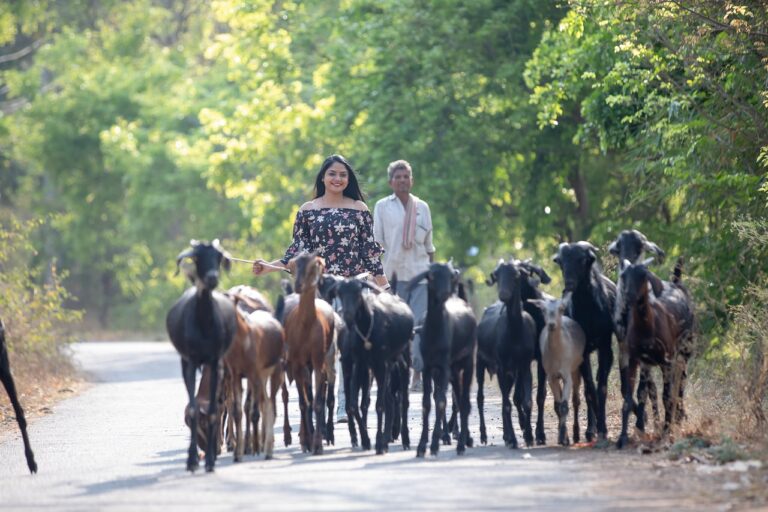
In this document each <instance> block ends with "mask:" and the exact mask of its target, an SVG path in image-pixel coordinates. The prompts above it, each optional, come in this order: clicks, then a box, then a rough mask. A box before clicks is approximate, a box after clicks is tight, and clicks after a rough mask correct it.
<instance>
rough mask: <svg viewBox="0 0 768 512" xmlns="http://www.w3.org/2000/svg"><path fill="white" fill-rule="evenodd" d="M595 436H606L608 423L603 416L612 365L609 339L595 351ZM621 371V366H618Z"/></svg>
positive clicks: (605, 437)
mask: <svg viewBox="0 0 768 512" xmlns="http://www.w3.org/2000/svg"><path fill="white" fill-rule="evenodd" d="M597 361H598V366H597V436H598V437H599V438H600V439H607V438H608V425H607V423H606V418H605V407H606V403H607V399H608V374H609V373H610V371H611V366H613V349H612V348H611V344H610V339H609V340H608V344H607V346H603V347H602V348H600V349H599V350H598V351H597ZM619 373H621V368H619Z"/></svg>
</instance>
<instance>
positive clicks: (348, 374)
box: [317, 273, 371, 450]
mask: <svg viewBox="0 0 768 512" xmlns="http://www.w3.org/2000/svg"><path fill="white" fill-rule="evenodd" d="M342 281H344V278H343V277H341V276H337V275H333V274H327V273H326V274H323V275H322V277H321V278H320V281H319V282H318V283H317V292H318V293H319V294H320V297H322V298H323V300H325V301H326V302H328V303H329V304H331V305H333V302H334V299H335V298H336V289H337V288H338V285H339V283H341V282H342ZM335 318H336V332H337V336H336V344H337V347H338V352H339V359H340V361H341V375H342V383H341V385H342V386H344V396H345V398H346V404H345V405H346V409H345V410H346V413H347V428H348V429H349V439H350V442H351V444H352V446H353V447H357V446H358V442H357V428H356V427H355V422H357V427H359V429H360V442H361V443H362V447H363V449H364V450H370V449H371V440H370V438H369V437H368V408H369V407H370V404H371V377H370V372H369V371H368V368H364V367H362V366H359V367H356V368H355V367H354V354H353V350H352V347H353V346H354V343H353V342H354V339H353V338H351V337H350V336H348V335H347V326H346V323H345V322H344V320H342V319H341V317H340V316H339V315H338V314H336V316H335ZM353 371H357V372H358V374H359V375H358V377H357V387H356V388H355V389H356V391H355V395H354V396H353V395H352V394H351V393H352V391H351V390H352V377H353ZM358 391H359V393H358ZM361 395H362V398H361V399H359V397H360V396H361ZM358 400H359V409H357V412H355V410H356V409H354V408H353V407H352V404H355V407H356V408H357V407H358V405H357V404H358Z"/></svg>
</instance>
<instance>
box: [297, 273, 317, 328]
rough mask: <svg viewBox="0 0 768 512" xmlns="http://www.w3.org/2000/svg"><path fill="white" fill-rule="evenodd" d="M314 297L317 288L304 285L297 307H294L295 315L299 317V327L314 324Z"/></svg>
mask: <svg viewBox="0 0 768 512" xmlns="http://www.w3.org/2000/svg"><path fill="white" fill-rule="evenodd" d="M316 296H317V286H316V285H308V284H307V283H304V284H303V286H302V287H301V293H300V294H299V305H298V306H296V309H297V310H298V311H297V314H298V315H299V319H298V320H299V323H300V324H301V325H305V324H306V323H310V322H314V321H315V320H316V319H317V308H316V307H315V299H316Z"/></svg>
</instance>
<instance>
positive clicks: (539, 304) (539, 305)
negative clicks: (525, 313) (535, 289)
mask: <svg viewBox="0 0 768 512" xmlns="http://www.w3.org/2000/svg"><path fill="white" fill-rule="evenodd" d="M528 302H529V303H531V304H533V305H534V306H536V307H537V308H539V309H544V301H543V300H541V299H528Z"/></svg>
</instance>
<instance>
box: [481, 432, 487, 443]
mask: <svg viewBox="0 0 768 512" xmlns="http://www.w3.org/2000/svg"><path fill="white" fill-rule="evenodd" d="M480 444H482V445H486V444H488V436H487V435H485V434H480Z"/></svg>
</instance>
